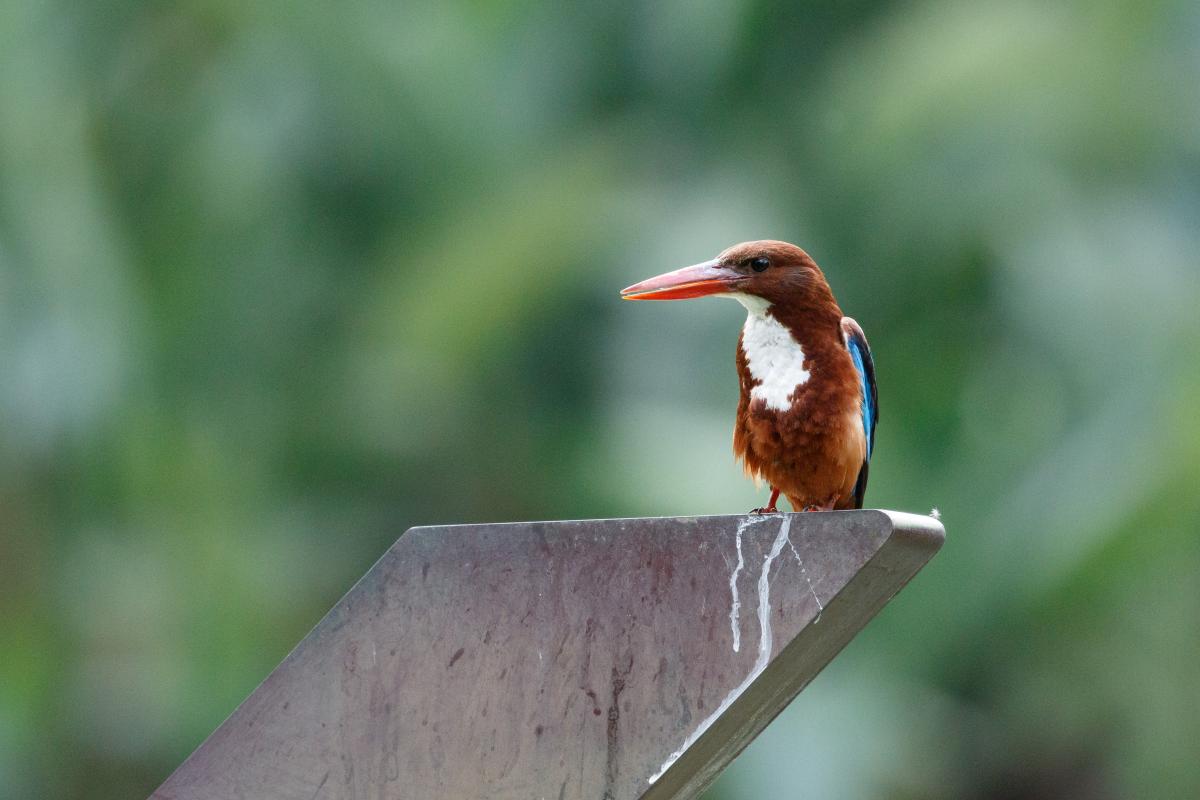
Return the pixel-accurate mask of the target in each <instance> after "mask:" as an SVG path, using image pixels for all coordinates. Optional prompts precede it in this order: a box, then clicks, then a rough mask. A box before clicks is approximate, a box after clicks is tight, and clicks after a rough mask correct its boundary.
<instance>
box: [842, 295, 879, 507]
mask: <svg viewBox="0 0 1200 800" xmlns="http://www.w3.org/2000/svg"><path fill="white" fill-rule="evenodd" d="M842 337H843V338H844V340H845V342H846V350H848V351H849V352H850V358H851V359H853V361H854V368H855V369H856V370H858V380H859V388H860V390H861V392H862V423H863V434H864V435H865V436H866V438H867V457H866V459H864V461H863V465H862V470H861V471H860V472H859V476H858V483H857V485H856V486H855V488H854V498H855V505H856V507H857V508H862V503H863V497H864V495H865V494H866V491H867V474H868V471H869V470H868V467H869V465H870V463H871V455H872V453H874V452H875V426H876V425H877V424H878V422H879V390H878V389H877V387H876V385H875V361H874V360H873V359H872V358H871V347H870V346H869V345H868V344H867V337H866V334H864V333H863V330H862V328H860V327H859V326H858V323H857V322H855V321H854V320H853V319H851V318H850V317H842Z"/></svg>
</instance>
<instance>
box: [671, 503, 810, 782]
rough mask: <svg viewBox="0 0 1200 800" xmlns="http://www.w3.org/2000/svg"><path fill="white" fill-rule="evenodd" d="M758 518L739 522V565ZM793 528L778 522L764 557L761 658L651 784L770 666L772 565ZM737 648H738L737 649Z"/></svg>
mask: <svg viewBox="0 0 1200 800" xmlns="http://www.w3.org/2000/svg"><path fill="white" fill-rule="evenodd" d="M760 519H771V517H762V518H760ZM758 521H760V520H749V519H747V520H743V521H742V522H741V523H739V524H738V530H737V536H738V544H739V551H738V555H739V559H738V560H739V566H740V563H741V559H740V556H741V550H740V544H741V536H742V531H744V530H745V529H746V528H748V527H749V526H750V525H752V524H754V522H758ZM791 527H792V519H791V517H789V516H786V515H785V516H784V517H783V521H782V522H781V523H780V525H779V533H777V534H775V542H774V543H773V544H772V545H771V551H770V552H769V553H767V556H766V558H764V559H763V566H762V572H761V573H760V574H759V576H758V658H756V659H754V666H753V667H751V668H750V672H749V674H747V675H746V677H745V678H743V679H742V682H741V683H739V684H738V685H737V686H736V687H735V688H734V690H733V691H732V692H730V693H729V694H727V695H726V696H725V699H724V700H722V701H721V704H720V705H719V706H717V710H716V711H714V712H713V713H712V714H709V715H708V717H706V718H705V720H704V721H703V722H701V723H700V725H699V726H698V727H697V728H696V730H694V731H692V735H691V736H689V737H688V738H687V740H686V741H685V742H684V743H683V746H682V747H680V748H679V749H678V750H676V751H675V752H674V753H671V755H670V757H668V758H667V760H666V761H665V762H663V765H662V766H661V767H660V768H659V770H658V772H656V773H654V774H653V775H651V776H650V783H654V782H655V781H657V780H658V779H659V778H661V777H662V776H663V773H665V772H666V771H667V770H668V769H670V768H671V765H672V764H674V763H675V762H676V761H678V760H679V757H680V756H681V755H683V754H684V753H685V752H686V751H687V749H688V748H689V747H691V746H692V745H693V744H695V743H696V740H697V739H699V738H700V737H701V736H702V735H704V732H705V731H706V730H708V728H709V726H711V725H712V724H713V723H714V722H715V721H716V720H717V718H718V717H720V716H721V715H722V714H724V713H725V711H726V710H727V709H728V708H729V707H730V706H731V705H733V701H734V700H737V699H738V697H739V696H741V694H742V692H744V691H746V688H747V687H748V686H749V685H750V684H752V683H754V679H755V678H757V677H758V676H759V675H761V674H762V671H763V670H764V669H766V668H767V662H768V661H770V660H771V650H772V649H773V648H774V646H775V634H774V631H773V630H772V629H771V564H772V563H774V561H775V559H776V558H779V554H780V553H782V552H783V546H784V545H785V544H787V543H788V542H789V541H790V539H789V538H788V531H789V530H790V528H791ZM734 649H735V650H736V649H737V648H734Z"/></svg>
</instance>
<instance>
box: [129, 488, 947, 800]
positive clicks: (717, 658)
mask: <svg viewBox="0 0 1200 800" xmlns="http://www.w3.org/2000/svg"><path fill="white" fill-rule="evenodd" d="M943 536H944V532H943V530H942V527H941V525H940V524H939V523H938V522H936V521H935V520H932V519H929V518H927V517H917V516H912V515H907V514H897V513H892V512H881V511H847V512H836V513H827V514H787V515H771V516H766V517H746V516H730V517H691V518H655V519H619V520H592V521H578V522H544V523H518V524H496V525H464V526H450V527H437V528H414V529H412V530H410V531H409V532H408V533H407V534H405V535H404V536H403V537H401V538H400V539H399V541H397V542H396V544H395V545H393V546H392V547H391V549H389V550H388V552H387V553H386V554H385V555H384V556H383V558H381V559H380V560H379V562H378V563H377V564H376V565H375V566H374V567H373V568H372V569H371V570H370V572H368V573H367V575H366V576H365V577H364V578H363V579H362V580H361V581H360V582H359V583H358V584H357V585H356V586H355V587H354V588H353V589H352V590H351V591H350V592H349V593H348V594H347V595H346V596H345V597H344V598H343V599H342V600H341V601H340V602H339V603H338V604H337V606H335V607H334V609H333V610H332V611H330V612H329V614H328V615H327V616H326V617H325V619H323V620H322V621H321V622H320V624H318V625H317V627H316V628H315V629H314V630H313V631H312V632H311V633H310V634H309V635H308V636H307V637H306V638H305V639H304V640H303V641H302V642H301V643H300V645H299V646H298V647H297V648H296V649H295V650H294V651H293V652H292V653H291V654H290V655H289V656H288V657H287V658H286V659H285V660H284V662H283V663H282V664H281V665H280V666H279V667H278V668H277V669H276V670H275V671H274V672H272V673H271V675H270V676H269V677H268V678H267V679H266V681H264V682H263V684H262V685H261V686H260V687H259V688H258V689H257V690H256V691H255V692H254V693H253V694H252V695H251V696H250V697H249V698H248V699H247V700H246V701H245V702H244V703H243V704H242V705H241V706H240V707H239V708H238V709H237V710H236V711H235V712H234V713H233V715H232V716H230V718H229V719H228V720H226V722H225V723H224V724H223V725H221V727H220V728H218V729H217V731H216V732H215V733H213V734H212V736H210V737H209V739H208V740H207V741H205V742H204V743H203V744H202V745H201V746H200V747H199V748H198V749H197V750H196V751H195V752H194V753H193V754H192V756H191V757H190V758H188V760H187V761H185V762H184V764H183V765H182V766H181V767H180V768H179V769H178V770H176V772H175V773H174V774H173V775H171V777H170V778H169V779H168V780H167V781H166V782H165V783H164V784H163V785H162V786H161V787H160V788H159V789H158V791H157V792H155V794H154V795H153V797H154V798H158V800H193V799H194V800H200V799H201V798H203V799H204V800H224V799H225V798H230V800H232V799H233V798H256V799H258V800H274V799H275V798H279V799H280V800H283V799H284V798H288V799H289V800H290V799H292V798H303V800H312V799H313V798H422V799H423V798H432V797H440V798H491V799H493V800H495V799H497V798H499V799H503V798H513V799H514V800H515V799H516V798H520V799H521V800H528V798H542V797H545V798H553V799H555V800H559V799H562V800H565V798H586V799H587V800H593V799H594V798H631V799H632V798H638V797H642V796H645V797H646V798H650V799H658V798H671V797H693V796H695V795H696V794H698V793H699V792H700V791H701V790H702V788H703V787H704V786H706V785H707V784H708V783H709V782H711V780H712V779H713V778H715V777H716V775H717V773H719V772H720V770H721V769H722V768H723V767H724V766H726V765H727V764H728V763H729V762H730V761H731V760H732V759H733V757H734V756H735V755H736V754H737V753H738V752H739V751H740V750H741V749H742V748H743V747H745V746H746V745H747V744H748V743H749V742H750V740H751V739H753V738H754V736H755V735H757V734H758V732H759V731H761V730H762V728H763V727H764V726H765V725H766V724H767V722H769V721H770V720H771V719H772V718H773V717H774V716H775V715H776V714H778V713H779V711H781V710H782V709H783V707H784V706H785V705H787V703H788V702H789V701H790V700H791V699H792V698H793V697H795V695H796V694H797V693H798V692H799V691H800V690H801V689H802V688H803V687H804V685H805V684H807V683H808V681H810V680H811V679H812V678H813V677H814V676H815V675H816V674H817V672H818V671H820V669H821V668H822V667H823V666H824V665H825V664H826V663H828V662H829V660H830V659H831V658H833V656H834V655H836V654H837V652H838V651H839V650H840V649H841V648H842V647H843V646H844V645H845V644H846V643H847V642H848V641H849V640H850V638H851V637H852V636H853V635H854V634H855V633H856V632H857V631H858V630H859V629H861V627H862V626H863V625H864V624H866V622H867V621H868V620H869V619H870V618H871V617H872V616H874V614H875V613H876V612H878V611H879V609H880V608H881V607H882V606H883V605H884V604H885V603H886V602H887V601H888V599H890V598H891V597H892V595H894V594H895V593H896V592H897V591H898V590H899V589H900V588H901V587H902V586H903V585H904V584H905V583H906V582H907V581H908V580H909V578H911V577H912V576H913V575H914V574H915V573H916V572H917V570H919V569H920V568H921V566H922V565H924V563H925V562H926V561H928V560H929V558H930V557H931V556H932V555H933V554H934V553H935V552H936V551H937V549H938V548H939V547H940V546H941V543H942V540H943Z"/></svg>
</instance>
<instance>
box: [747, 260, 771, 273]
mask: <svg viewBox="0 0 1200 800" xmlns="http://www.w3.org/2000/svg"><path fill="white" fill-rule="evenodd" d="M769 266H771V259H769V258H767V257H766V256H759V257H758V258H752V259H750V269H752V270H754V271H755V272H762V271H763V270H765V269H766V268H767V267H769Z"/></svg>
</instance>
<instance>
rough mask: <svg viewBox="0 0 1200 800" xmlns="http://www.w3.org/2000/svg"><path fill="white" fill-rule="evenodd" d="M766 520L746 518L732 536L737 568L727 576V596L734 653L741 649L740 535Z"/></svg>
mask: <svg viewBox="0 0 1200 800" xmlns="http://www.w3.org/2000/svg"><path fill="white" fill-rule="evenodd" d="M768 519H770V517H766V516H762V517H750V516H747V517H746V518H745V519H743V520H742V521H741V522H739V523H738V526H737V533H736V534H735V535H734V538H735V539H736V541H737V566H736V567H734V568H733V574H732V575H730V576H729V594H730V595H731V596H732V597H733V600H732V602H731V603H730V604H729V630H730V632H731V633H732V634H733V652H735V653H736V652H738V651H739V650H741V649H742V620H741V613H742V598H741V593H740V592H739V591H738V576H739V575H741V573H742V568H743V567H745V566H746V559H745V558H744V557H743V556H742V533H743V532H744V531H745V530H746V528H749V527H750V526H751V525H756V524H758V523H759V522H764V521H766V520H768Z"/></svg>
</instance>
